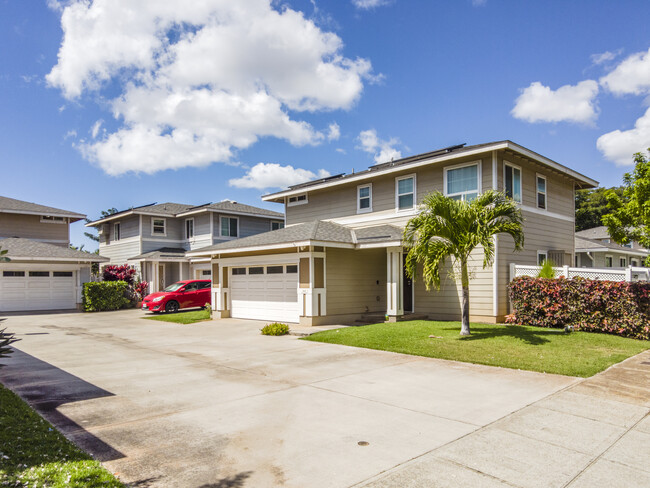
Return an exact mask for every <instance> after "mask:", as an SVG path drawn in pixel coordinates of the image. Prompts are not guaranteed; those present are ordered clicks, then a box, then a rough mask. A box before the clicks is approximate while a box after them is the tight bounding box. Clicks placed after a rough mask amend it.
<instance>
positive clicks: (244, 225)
mask: <svg viewBox="0 0 650 488" xmlns="http://www.w3.org/2000/svg"><path fill="white" fill-rule="evenodd" d="M222 216H223V217H236V218H238V219H239V236H238V237H240V238H241V237H248V236H252V235H255V234H261V233H262V232H268V231H270V230H271V220H278V219H270V218H266V217H249V216H247V215H229V214H220V213H214V214H213V219H214V224H213V226H214V227H213V229H214V231H213V234H214V243H215V244H218V243H219V242H224V241H227V240H229V239H227V238H222V237H221V220H220V219H221V217H222Z"/></svg>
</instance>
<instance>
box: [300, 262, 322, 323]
mask: <svg viewBox="0 0 650 488" xmlns="http://www.w3.org/2000/svg"><path fill="white" fill-rule="evenodd" d="M298 276H299V280H298V307H299V310H300V323H301V324H303V325H317V324H318V319H317V318H315V317H324V316H325V315H327V293H326V288H325V279H326V276H325V252H311V253H310V254H309V257H303V258H300V262H299V275H298Z"/></svg>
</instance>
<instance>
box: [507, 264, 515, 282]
mask: <svg viewBox="0 0 650 488" xmlns="http://www.w3.org/2000/svg"><path fill="white" fill-rule="evenodd" d="M516 277H517V265H516V264H515V263H510V279H509V280H508V283H510V282H511V281H512V280H514V279H515V278H516Z"/></svg>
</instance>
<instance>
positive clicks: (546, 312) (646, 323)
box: [506, 276, 650, 340]
mask: <svg viewBox="0 0 650 488" xmlns="http://www.w3.org/2000/svg"><path fill="white" fill-rule="evenodd" d="M509 288H510V300H511V303H512V307H513V313H512V314H510V315H508V316H507V317H506V322H507V323H510V324H523V325H533V326H537V327H554V328H563V327H565V326H567V325H571V326H573V327H574V328H575V329H576V330H584V331H590V332H602V333H605V334H615V335H620V336H624V337H633V338H635V339H645V340H650V283H645V282H636V283H627V282H617V281H597V280H585V279H584V278H573V279H571V280H567V279H565V278H557V279H548V278H530V277H528V276H522V277H520V278H515V279H514V280H513V281H512V282H511V283H510V286H509Z"/></svg>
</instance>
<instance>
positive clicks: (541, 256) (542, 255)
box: [537, 251, 548, 266]
mask: <svg viewBox="0 0 650 488" xmlns="http://www.w3.org/2000/svg"><path fill="white" fill-rule="evenodd" d="M547 259H548V252H547V251H537V265H538V266H543V265H544V261H546V260H547Z"/></svg>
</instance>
